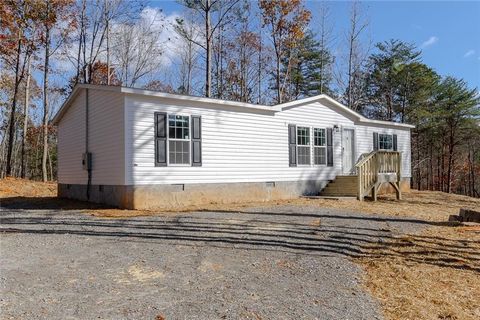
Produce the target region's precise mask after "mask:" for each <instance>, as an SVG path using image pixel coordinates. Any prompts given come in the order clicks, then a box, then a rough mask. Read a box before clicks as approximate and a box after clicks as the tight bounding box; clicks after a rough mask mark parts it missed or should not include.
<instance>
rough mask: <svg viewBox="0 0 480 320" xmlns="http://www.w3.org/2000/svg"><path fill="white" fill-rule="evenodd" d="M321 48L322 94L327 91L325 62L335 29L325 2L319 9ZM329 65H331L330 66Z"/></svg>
mask: <svg viewBox="0 0 480 320" xmlns="http://www.w3.org/2000/svg"><path fill="white" fill-rule="evenodd" d="M319 17H320V22H319V29H320V31H319V37H320V39H319V43H320V46H319V49H320V55H321V57H320V79H321V80H320V94H322V93H325V80H324V79H325V78H326V76H327V75H326V74H327V70H326V69H327V66H326V65H325V62H326V61H327V57H326V56H325V55H326V53H327V52H329V47H330V44H331V42H332V41H333V37H332V33H333V29H332V26H331V25H330V8H329V7H328V5H327V4H326V3H325V2H322V3H321V5H320V11H319ZM328 67H329V66H328Z"/></svg>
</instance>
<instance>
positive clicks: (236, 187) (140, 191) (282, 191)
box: [58, 180, 328, 210]
mask: <svg viewBox="0 0 480 320" xmlns="http://www.w3.org/2000/svg"><path fill="white" fill-rule="evenodd" d="M327 183H328V181H315V180H307V181H293V182H292V181H272V182H249V183H219V184H217V183H215V184H174V185H137V186H131V185H130V186H119V185H117V186H115V185H91V186H90V197H89V199H87V185H80V184H58V196H59V197H62V198H68V199H76V200H82V201H90V202H95V203H102V204H106V205H111V206H115V207H119V208H123V209H139V210H141V209H143V210H168V209H179V208H182V207H188V206H195V205H203V204H211V203H239V202H263V201H270V200H286V199H294V198H298V197H299V196H307V195H308V196H312V195H318V194H319V193H320V191H321V190H322V189H323V188H324V187H325V186H326V184H327Z"/></svg>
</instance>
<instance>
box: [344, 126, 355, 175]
mask: <svg viewBox="0 0 480 320" xmlns="http://www.w3.org/2000/svg"><path fill="white" fill-rule="evenodd" d="M354 140H355V131H354V130H353V129H343V138H342V150H343V162H342V163H343V173H344V174H350V173H351V171H352V169H353V166H354V164H355V155H354V150H355V145H354V143H355V142H354Z"/></svg>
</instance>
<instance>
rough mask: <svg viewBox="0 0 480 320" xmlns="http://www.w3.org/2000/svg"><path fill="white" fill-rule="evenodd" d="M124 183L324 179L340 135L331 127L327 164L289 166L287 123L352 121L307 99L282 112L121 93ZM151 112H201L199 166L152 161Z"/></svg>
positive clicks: (337, 165) (337, 154)
mask: <svg viewBox="0 0 480 320" xmlns="http://www.w3.org/2000/svg"><path fill="white" fill-rule="evenodd" d="M125 107H126V121H127V122H126V135H125V136H126V139H127V140H126V169H127V177H126V179H127V180H126V183H127V184H132V185H133V184H139V185H146V184H188V183H229V182H265V181H301V180H329V179H333V178H334V177H335V175H336V174H339V173H340V171H341V167H342V164H341V136H340V134H339V133H334V137H333V152H334V166H333V167H317V166H313V165H310V166H300V165H299V166H297V167H289V161H288V124H290V123H292V124H296V125H297V126H305V127H309V128H312V127H317V128H327V127H332V126H333V124H342V123H343V124H348V125H353V122H352V121H351V120H349V119H347V118H345V117H344V116H342V115H340V114H339V113H337V112H335V111H334V110H332V109H330V108H328V107H325V106H323V105H321V104H320V103H312V104H307V105H304V106H300V107H296V108H291V109H289V110H285V111H282V112H277V113H274V112H269V111H262V110H260V111H250V110H249V111H245V112H242V111H241V110H238V109H235V110H232V109H231V108H229V107H227V106H225V107H219V106H211V107H210V106H208V105H207V106H206V105H200V106H199V105H196V104H193V103H185V104H182V105H180V104H179V103H178V101H172V100H168V99H163V98H152V97H143V96H133V95H131V96H130V95H127V96H126V103H125ZM154 112H166V113H168V114H189V115H192V114H198V115H201V116H202V166H201V167H191V166H168V167H155V166H154V152H155V151H154V149H155V148H154V142H153V138H152V137H153V131H154V122H153V121H152V118H153V113H154Z"/></svg>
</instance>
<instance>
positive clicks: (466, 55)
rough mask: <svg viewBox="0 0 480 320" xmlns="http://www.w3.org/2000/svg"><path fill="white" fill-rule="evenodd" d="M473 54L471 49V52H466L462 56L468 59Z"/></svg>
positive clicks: (473, 51)
mask: <svg viewBox="0 0 480 320" xmlns="http://www.w3.org/2000/svg"><path fill="white" fill-rule="evenodd" d="M474 54H475V50H473V49H471V50H468V51H467V52H465V54H464V55H463V57H464V58H468V57H470V56H473V55H474Z"/></svg>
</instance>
